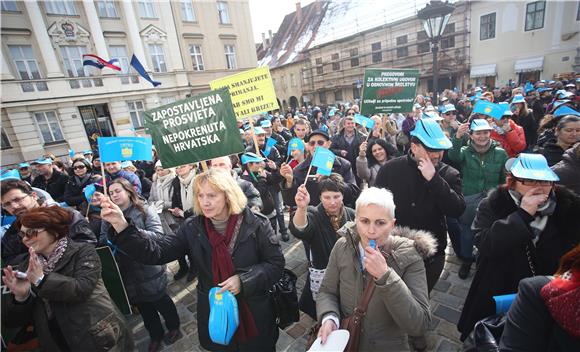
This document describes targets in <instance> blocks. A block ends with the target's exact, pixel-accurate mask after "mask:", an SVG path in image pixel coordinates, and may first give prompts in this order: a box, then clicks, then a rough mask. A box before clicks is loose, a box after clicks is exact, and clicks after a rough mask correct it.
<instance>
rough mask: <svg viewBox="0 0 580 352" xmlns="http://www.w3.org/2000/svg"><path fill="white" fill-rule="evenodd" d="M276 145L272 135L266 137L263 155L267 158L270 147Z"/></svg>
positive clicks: (270, 150)
mask: <svg viewBox="0 0 580 352" xmlns="http://www.w3.org/2000/svg"><path fill="white" fill-rule="evenodd" d="M275 145H276V140H275V139H274V138H272V137H268V139H266V147H265V148H264V156H265V157H266V158H267V157H268V155H270V153H271V152H272V147H273V146H275Z"/></svg>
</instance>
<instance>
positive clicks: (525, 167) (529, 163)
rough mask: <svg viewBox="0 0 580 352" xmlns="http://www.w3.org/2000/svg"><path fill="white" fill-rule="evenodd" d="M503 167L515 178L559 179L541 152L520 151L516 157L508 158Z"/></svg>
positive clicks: (554, 180)
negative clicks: (528, 152)
mask: <svg viewBox="0 0 580 352" xmlns="http://www.w3.org/2000/svg"><path fill="white" fill-rule="evenodd" d="M505 169H506V170H507V171H508V172H509V173H511V174H512V175H514V177H517V178H526V179H530V180H538V181H552V182H556V181H560V178H559V177H558V175H556V173H555V172H554V171H552V169H550V167H549V166H548V161H546V158H545V157H544V156H543V155H542V154H527V153H521V154H520V155H519V156H518V157H517V158H511V159H508V161H506V163H505Z"/></svg>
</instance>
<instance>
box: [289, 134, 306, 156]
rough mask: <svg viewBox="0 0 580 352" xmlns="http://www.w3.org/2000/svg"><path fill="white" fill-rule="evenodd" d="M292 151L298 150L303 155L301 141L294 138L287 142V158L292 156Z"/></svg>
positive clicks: (302, 143)
mask: <svg viewBox="0 0 580 352" xmlns="http://www.w3.org/2000/svg"><path fill="white" fill-rule="evenodd" d="M293 150H300V151H301V152H302V153H304V142H303V141H302V139H300V138H297V137H294V138H292V139H291V140H290V141H289V142H288V156H290V155H291V154H292V151H293Z"/></svg>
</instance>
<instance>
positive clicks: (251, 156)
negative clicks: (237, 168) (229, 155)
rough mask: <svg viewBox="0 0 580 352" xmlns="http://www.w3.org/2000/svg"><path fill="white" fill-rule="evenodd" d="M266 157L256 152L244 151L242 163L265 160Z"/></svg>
mask: <svg viewBox="0 0 580 352" xmlns="http://www.w3.org/2000/svg"><path fill="white" fill-rule="evenodd" d="M264 160H266V158H262V157H261V156H259V155H257V154H255V153H244V155H242V164H243V165H246V164H247V163H259V162H260V161H264Z"/></svg>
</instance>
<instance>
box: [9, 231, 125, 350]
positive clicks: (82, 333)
mask: <svg viewBox="0 0 580 352" xmlns="http://www.w3.org/2000/svg"><path fill="white" fill-rule="evenodd" d="M22 266H23V267H22V268H21V269H20V270H22V271H24V272H26V269H27V268H28V260H26V261H25V262H24V263H23V264H22ZM32 291H33V292H34V294H35V295H36V296H33V295H31V296H30V297H29V298H28V300H26V301H25V302H24V303H17V302H16V301H15V299H14V295H12V294H10V295H9V296H7V297H6V298H5V296H4V295H2V325H3V327H22V326H25V325H26V324H29V323H30V322H31V321H32V322H33V323H34V326H35V331H36V334H37V336H38V340H39V342H40V347H41V348H42V350H44V351H55V352H58V351H60V348H59V347H58V345H57V343H56V342H55V339H54V337H53V336H52V333H51V331H50V329H49V326H50V324H56V325H57V326H58V328H60V331H61V332H62V335H63V337H64V340H65V341H66V342H65V343H66V344H67V346H66V347H68V349H69V350H70V351H87V352H89V351H95V352H97V351H98V352H100V351H108V350H110V349H112V348H116V349H115V350H117V351H133V348H134V345H133V333H132V332H131V330H130V329H129V328H128V327H127V325H126V322H125V319H124V318H123V315H122V314H121V312H119V310H118V309H117V307H116V306H115V304H114V303H113V301H112V300H111V297H110V296H109V293H108V292H107V289H106V288H105V285H104V283H103V280H102V278H101V261H100V259H99V256H98V254H97V252H96V251H95V248H94V247H93V246H92V245H89V244H86V243H76V242H73V241H69V242H68V245H67V248H66V251H65V252H64V254H63V256H62V258H61V259H60V260H59V261H58V263H57V264H56V266H55V268H54V270H53V271H52V272H50V273H47V274H46V275H45V279H44V280H43V282H42V283H41V285H40V286H39V287H33V288H32ZM45 300H46V301H48V304H49V306H50V308H51V310H52V312H53V314H54V319H55V320H56V321H49V319H48V317H47V314H46V307H45V305H46V304H47V302H45Z"/></svg>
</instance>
